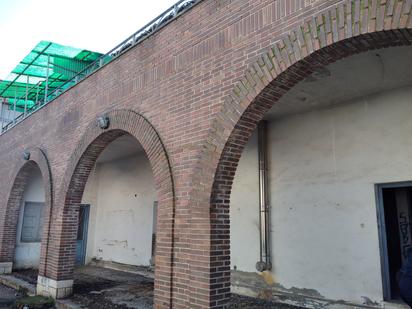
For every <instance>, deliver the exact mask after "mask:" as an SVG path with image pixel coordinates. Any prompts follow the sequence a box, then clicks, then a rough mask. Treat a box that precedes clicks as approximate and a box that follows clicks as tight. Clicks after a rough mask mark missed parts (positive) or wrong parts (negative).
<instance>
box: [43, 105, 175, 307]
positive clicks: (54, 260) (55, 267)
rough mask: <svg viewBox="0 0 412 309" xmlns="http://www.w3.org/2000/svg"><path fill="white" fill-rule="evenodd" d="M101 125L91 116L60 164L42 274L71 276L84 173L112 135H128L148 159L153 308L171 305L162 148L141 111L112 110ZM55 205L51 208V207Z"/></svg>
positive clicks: (169, 192) (169, 208) (170, 205)
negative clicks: (153, 214) (154, 204)
mask: <svg viewBox="0 0 412 309" xmlns="http://www.w3.org/2000/svg"><path fill="white" fill-rule="evenodd" d="M104 115H105V116H107V117H108V118H109V126H108V128H107V129H101V128H100V127H99V125H98V122H97V118H98V116H101V115H97V116H96V119H95V120H94V121H92V122H91V123H90V124H89V125H88V127H87V128H86V130H85V133H84V134H83V136H82V137H81V139H80V141H79V143H78V144H77V146H76V148H75V150H74V152H73V155H72V156H71V158H70V161H69V163H68V166H67V168H66V172H65V174H64V175H65V176H64V179H63V183H62V186H61V188H62V189H61V191H59V197H58V202H56V205H57V203H58V205H59V206H60V207H59V209H58V210H57V211H56V212H55V213H54V214H53V220H54V221H55V222H58V224H55V228H54V230H53V233H52V234H53V237H52V238H51V240H50V246H49V251H48V254H47V260H48V261H50V263H48V267H47V269H46V272H45V276H46V277H47V278H51V279H53V280H55V281H64V280H71V279H72V278H73V268H74V260H75V237H76V233H77V214H78V206H79V205H80V203H81V199H82V196H83V191H84V188H85V185H86V182H87V179H88V177H89V175H90V172H91V170H92V168H93V166H94V164H95V162H96V160H97V158H98V156H99V155H100V153H101V152H102V151H103V150H104V149H105V148H106V147H107V146H108V145H109V144H110V143H111V142H112V141H114V140H115V139H116V138H118V137H120V136H122V135H125V134H130V135H132V136H133V137H134V138H135V139H136V141H137V142H139V143H140V144H141V146H142V147H143V149H144V151H145V152H146V155H147V157H148V159H149V161H150V164H151V167H152V172H153V176H154V180H155V186H156V193H157V198H158V218H157V222H158V224H157V227H158V230H157V235H158V236H157V237H156V238H157V243H156V255H155V263H156V268H155V304H156V308H170V307H171V288H172V254H173V252H172V248H173V228H174V226H173V222H174V186H173V178H172V173H171V167H170V163H169V159H168V156H167V152H166V149H165V147H164V145H163V143H162V141H161V139H160V136H159V135H158V133H157V132H156V130H155V128H154V127H153V126H152V125H151V124H150V123H149V121H148V120H147V119H145V118H144V117H143V116H142V115H140V114H138V113H137V112H135V111H132V110H113V111H110V112H108V113H106V114H104ZM56 209H57V207H56Z"/></svg>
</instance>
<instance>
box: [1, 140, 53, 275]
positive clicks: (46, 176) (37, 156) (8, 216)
mask: <svg viewBox="0 0 412 309" xmlns="http://www.w3.org/2000/svg"><path fill="white" fill-rule="evenodd" d="M24 155H27V157H26V158H24ZM28 156H29V157H28ZM36 169H38V170H40V172H41V175H42V179H43V185H44V189H45V208H44V214H43V218H44V219H43V220H44V221H43V232H42V245H41V253H40V255H41V257H43V256H44V253H45V252H46V248H47V246H48V231H49V222H50V220H49V219H50V213H51V210H52V204H53V182H52V176H51V170H50V165H49V161H48V159H47V156H46V154H45V153H44V152H43V151H42V150H41V149H40V148H29V149H26V150H25V151H24V153H22V154H21V157H20V158H19V160H18V161H17V163H16V164H15V168H14V170H15V171H16V172H15V175H14V177H13V178H12V179H14V181H13V183H12V186H11V189H10V191H9V192H10V193H9V197H8V199H7V205H6V210H5V218H4V225H3V228H2V231H1V235H2V237H1V243H0V246H1V247H0V264H2V265H3V266H4V269H3V271H2V272H9V271H11V265H12V263H13V259H14V254H15V247H16V237H17V225H18V218H19V213H20V206H21V202H22V199H23V194H24V191H25V189H26V187H27V184H28V181H29V178H30V175H31V174H32V172H33V171H34V170H36ZM42 261H44V259H43V258H40V266H39V269H40V268H42V265H41V263H42ZM8 266H9V269H5V268H8ZM0 268H1V267H0Z"/></svg>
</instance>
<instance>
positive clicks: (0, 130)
mask: <svg viewBox="0 0 412 309" xmlns="http://www.w3.org/2000/svg"><path fill="white" fill-rule="evenodd" d="M3 101H4V99H3V98H1V99H0V121H1V126H0V134H2V133H3V123H4V118H3V115H4V111H3Z"/></svg>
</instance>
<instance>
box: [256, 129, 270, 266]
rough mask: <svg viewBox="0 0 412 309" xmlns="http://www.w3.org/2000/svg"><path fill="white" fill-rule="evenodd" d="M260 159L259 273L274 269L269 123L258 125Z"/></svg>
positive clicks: (257, 264)
mask: <svg viewBox="0 0 412 309" xmlns="http://www.w3.org/2000/svg"><path fill="white" fill-rule="evenodd" d="M258 157H259V223H260V261H259V262H257V263H256V269H257V270H258V271H261V272H262V271H265V270H270V269H272V263H271V254H270V250H271V249H270V213H269V203H268V193H267V187H268V184H267V182H268V181H267V171H268V167H267V122H266V121H261V122H260V123H259V125H258Z"/></svg>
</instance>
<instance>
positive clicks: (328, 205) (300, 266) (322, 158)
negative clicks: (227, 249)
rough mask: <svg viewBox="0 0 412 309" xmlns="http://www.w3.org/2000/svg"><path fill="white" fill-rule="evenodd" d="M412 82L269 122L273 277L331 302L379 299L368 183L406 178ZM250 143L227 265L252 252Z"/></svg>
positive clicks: (411, 148) (250, 257)
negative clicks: (335, 300) (313, 290)
mask: <svg viewBox="0 0 412 309" xmlns="http://www.w3.org/2000/svg"><path fill="white" fill-rule="evenodd" d="M411 102H412V88H411V87H409V88H403V89H398V90H394V91H391V92H385V93H381V94H378V95H374V96H370V97H367V98H363V99H361V100H356V101H352V102H348V103H347V104H342V105H339V106H336V107H333V108H328V109H324V110H318V111H312V112H308V113H304V114H300V115H294V116H289V117H286V118H283V119H279V120H276V121H272V122H270V123H269V129H268V130H269V132H268V138H269V142H270V145H269V169H270V177H269V178H270V182H269V186H270V204H271V206H272V213H271V220H272V233H271V235H272V255H273V268H274V269H273V275H274V278H275V282H276V283H279V284H281V285H282V286H284V287H285V288H288V289H289V288H292V287H296V288H307V289H315V290H317V291H318V292H319V293H320V294H321V295H322V296H324V297H326V298H330V299H343V300H346V301H354V302H359V301H360V300H361V296H367V297H369V298H371V299H372V300H375V301H380V300H382V297H383V295H382V287H381V286H382V281H381V269H380V255H379V254H380V253H379V239H378V227H377V217H376V202H375V191H374V184H376V183H386V182H394V181H408V180H412V161H411V155H412V142H411V141H412V137H411V132H412V121H411V115H412V104H411ZM257 160H258V158H257V141H256V136H254V137H252V139H251V140H250V142H249V144H248V146H247V147H246V149H245V151H244V153H243V155H242V158H241V160H240V163H239V168H238V171H237V174H236V179H235V182H234V185H233V192H232V197H231V201H232V203H231V246H232V247H231V252H232V254H231V257H232V268H234V267H235V266H236V268H237V269H238V270H242V271H247V272H254V271H255V263H256V261H257V260H258V257H259V234H258V224H257V222H258V191H257V190H258V173H257V168H258V165H257Z"/></svg>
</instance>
